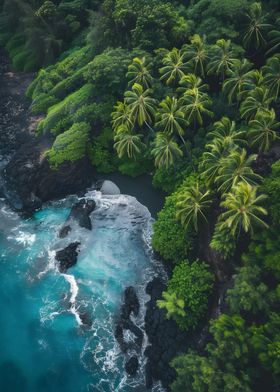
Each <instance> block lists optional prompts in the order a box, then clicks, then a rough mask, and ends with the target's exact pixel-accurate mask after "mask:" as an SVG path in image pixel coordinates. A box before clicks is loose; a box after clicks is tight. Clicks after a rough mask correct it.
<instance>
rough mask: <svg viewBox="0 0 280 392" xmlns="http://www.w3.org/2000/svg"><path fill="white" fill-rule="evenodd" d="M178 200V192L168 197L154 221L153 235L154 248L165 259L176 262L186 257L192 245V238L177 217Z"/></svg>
mask: <svg viewBox="0 0 280 392" xmlns="http://www.w3.org/2000/svg"><path fill="white" fill-rule="evenodd" d="M176 200H177V197H176V194H173V195H172V196H169V197H167V198H166V200H165V205H164V207H163V209H162V210H161V211H160V212H159V214H158V217H157V220H156V222H155V223H154V234H153V237H152V245H153V249H154V250H155V251H156V252H158V253H159V254H160V255H161V256H162V257H163V258H164V260H167V261H172V262H174V263H176V262H178V261H180V260H182V259H184V258H186V257H187V253H188V250H189V249H190V248H191V247H192V238H191V237H189V236H188V237H187V235H186V232H185V230H184V229H183V228H182V226H181V225H180V223H179V222H178V221H177V219H176V212H177V210H176Z"/></svg>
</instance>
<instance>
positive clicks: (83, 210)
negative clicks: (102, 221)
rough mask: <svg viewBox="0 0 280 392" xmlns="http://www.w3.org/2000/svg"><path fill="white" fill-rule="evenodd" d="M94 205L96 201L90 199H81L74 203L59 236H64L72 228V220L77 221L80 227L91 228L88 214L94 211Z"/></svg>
mask: <svg viewBox="0 0 280 392" xmlns="http://www.w3.org/2000/svg"><path fill="white" fill-rule="evenodd" d="M95 206H96V203H95V201H94V200H92V199H91V200H87V199H81V200H79V201H78V202H77V203H75V204H74V206H73V207H72V209H71V212H70V214H69V216H68V218H67V219H66V222H65V223H64V225H63V226H62V228H61V229H60V232H59V237H60V238H65V237H66V236H67V235H68V234H69V233H70V231H71V230H72V228H71V222H72V221H75V222H77V223H78V225H79V226H80V227H83V228H85V229H88V230H92V223H91V219H90V214H91V213H92V212H93V211H94V209H95Z"/></svg>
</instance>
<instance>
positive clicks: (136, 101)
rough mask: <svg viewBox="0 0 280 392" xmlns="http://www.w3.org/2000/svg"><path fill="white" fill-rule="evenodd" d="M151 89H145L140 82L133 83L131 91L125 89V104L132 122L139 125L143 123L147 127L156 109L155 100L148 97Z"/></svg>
mask: <svg viewBox="0 0 280 392" xmlns="http://www.w3.org/2000/svg"><path fill="white" fill-rule="evenodd" d="M150 93H151V90H149V89H148V90H145V91H144V89H143V87H142V86H141V84H138V83H134V85H133V86H132V91H126V92H125V93H124V96H125V104H126V105H128V107H129V109H130V119H131V121H132V123H136V122H137V123H138V125H139V126H140V127H141V126H142V125H143V124H144V123H145V124H146V125H147V126H148V127H149V124H150V123H151V122H152V120H153V117H154V115H155V111H156V101H155V99H153V98H152V97H150Z"/></svg>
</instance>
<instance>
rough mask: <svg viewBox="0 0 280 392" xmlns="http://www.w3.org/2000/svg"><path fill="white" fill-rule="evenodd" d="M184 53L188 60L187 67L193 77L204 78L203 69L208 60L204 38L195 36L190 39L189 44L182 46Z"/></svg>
mask: <svg viewBox="0 0 280 392" xmlns="http://www.w3.org/2000/svg"><path fill="white" fill-rule="evenodd" d="M183 49H184V52H185V55H186V58H187V60H188V62H187V66H188V70H189V71H190V72H193V73H194V74H195V75H200V76H201V77H204V76H205V67H206V64H207V62H208V60H209V50H208V47H207V44H206V39H205V36H203V37H202V38H201V37H200V35H198V34H195V35H194V36H193V37H192V38H191V44H190V45H186V46H184V48H183Z"/></svg>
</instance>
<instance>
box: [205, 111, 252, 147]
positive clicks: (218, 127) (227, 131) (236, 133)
mask: <svg viewBox="0 0 280 392" xmlns="http://www.w3.org/2000/svg"><path fill="white" fill-rule="evenodd" d="M207 136H209V137H211V138H212V139H216V140H219V141H220V142H221V143H222V145H223V148H224V149H225V150H230V149H231V148H232V147H233V146H234V145H236V146H241V145H243V146H244V145H246V144H247V142H246V140H245V139H244V138H245V131H243V130H237V129H236V124H235V121H231V120H230V119H229V118H228V117H222V118H221V120H220V121H217V122H215V123H214V130H213V131H211V132H209V133H208V135H207ZM208 146H209V144H208Z"/></svg>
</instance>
